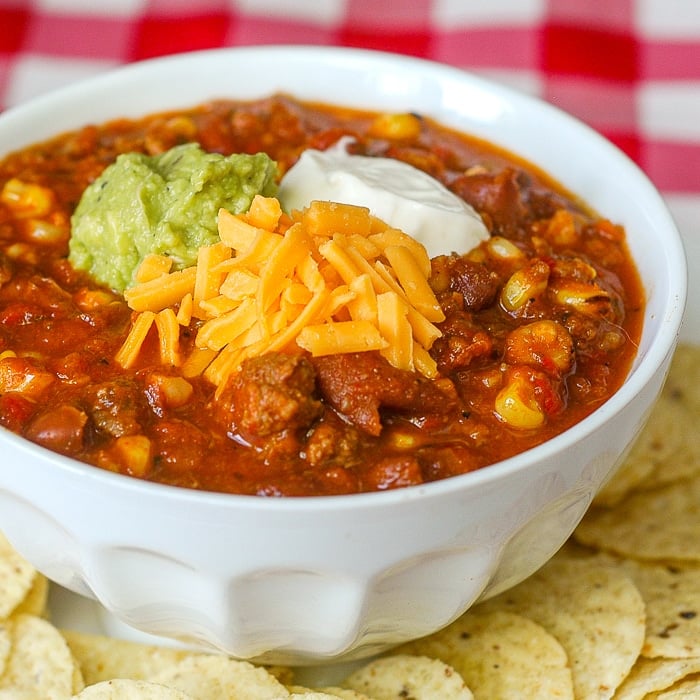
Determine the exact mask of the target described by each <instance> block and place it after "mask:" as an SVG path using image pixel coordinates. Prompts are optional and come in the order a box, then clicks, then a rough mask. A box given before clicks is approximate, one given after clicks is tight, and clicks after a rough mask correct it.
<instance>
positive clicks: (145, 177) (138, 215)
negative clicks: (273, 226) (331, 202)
mask: <svg viewBox="0 0 700 700" xmlns="http://www.w3.org/2000/svg"><path fill="white" fill-rule="evenodd" d="M276 174H277V166H276V163H275V162H274V161H273V160H271V159H270V157H269V156H268V155H267V154H265V153H257V154H255V155H248V154H241V153H237V154H233V155H230V156H223V155H220V154H218V153H207V152H205V151H203V150H202V148H201V147H200V146H199V144H196V143H188V144H183V145H181V146H175V147H174V148H171V149H170V150H169V151H166V152H164V153H161V154H159V155H156V156H147V155H144V154H143V153H126V154H122V155H120V156H118V157H117V160H116V161H115V162H114V163H113V164H112V165H110V166H108V167H107V168H106V169H105V170H104V172H103V173H102V175H101V176H100V177H99V178H98V179H97V180H95V182H93V183H92V184H91V185H90V186H89V187H88V188H87V189H86V190H85V192H84V193H83V196H82V198H81V200H80V202H79V204H78V206H77V208H76V210H75V212H74V214H73V216H72V219H71V239H70V244H69V246H70V247H69V257H68V259H69V261H70V262H71V264H72V265H73V266H74V267H75V268H77V269H79V270H85V271H86V272H88V273H89V274H90V275H91V276H92V277H93V278H94V279H95V280H97V281H98V282H100V283H102V284H104V285H107V286H108V287H111V288H112V289H114V290H115V291H119V292H122V291H124V289H126V288H127V287H129V286H130V285H131V284H132V283H133V279H134V273H135V271H136V269H137V268H138V266H139V264H140V263H141V261H142V260H143V259H144V258H145V257H146V256H147V255H149V254H151V253H156V254H160V255H169V256H171V257H172V258H173V259H174V268H175V269H182V268H184V267H188V266H190V265H193V264H194V263H195V262H196V259H197V251H198V249H199V248H200V247H201V246H203V245H210V244H212V243H216V242H217V241H218V240H219V236H218V233H217V213H218V211H219V209H220V208H222V207H223V208H225V209H228V210H229V211H230V212H232V213H234V214H240V213H242V212H245V211H247V210H248V208H249V207H250V204H251V202H252V201H253V198H254V197H255V195H256V194H262V195H264V196H274V195H275V194H276V192H277V184H276Z"/></svg>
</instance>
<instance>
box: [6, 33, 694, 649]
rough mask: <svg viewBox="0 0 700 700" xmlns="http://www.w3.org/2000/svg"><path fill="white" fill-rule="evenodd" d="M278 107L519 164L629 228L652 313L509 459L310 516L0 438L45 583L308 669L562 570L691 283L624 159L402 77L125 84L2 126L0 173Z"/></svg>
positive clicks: (471, 95) (357, 61)
mask: <svg viewBox="0 0 700 700" xmlns="http://www.w3.org/2000/svg"><path fill="white" fill-rule="evenodd" d="M280 90H281V91H285V92H288V93H291V94H294V95H296V96H298V97H301V98H305V99H316V100H324V101H329V102H335V103H342V104H346V105H354V106H358V107H369V108H377V109H387V110H392V111H398V110H416V111H419V112H422V113H424V114H427V115H430V116H432V117H434V118H436V119H438V120H439V121H441V122H443V123H445V124H448V125H451V126H455V127H458V128H461V129H463V130H465V131H469V132H472V133H475V134H478V135H480V136H482V137H484V138H487V139H489V140H491V141H493V142H496V143H499V144H500V145H502V146H505V147H506V148H509V149H511V150H513V151H515V152H517V153H519V154H521V155H523V156H524V157H526V158H528V159H530V160H531V161H533V162H535V163H537V164H538V165H540V166H541V167H543V168H544V169H545V170H547V171H548V172H550V173H551V174H553V175H554V176H555V177H557V178H558V179H559V180H560V181H561V182H562V183H564V184H565V185H566V186H567V187H568V188H569V189H571V190H572V191H574V192H576V193H578V194H580V195H582V196H583V198H584V199H585V200H587V201H588V202H589V203H590V204H592V205H593V206H594V207H595V208H596V209H598V210H599V211H601V212H603V213H604V214H605V215H606V216H608V217H610V218H611V219H613V220H615V221H617V222H620V223H622V224H624V225H625V226H626V227H627V230H628V236H629V242H630V247H631V249H632V252H633V254H634V255H635V257H636V258H637V261H638V265H639V268H640V272H641V274H642V277H643V280H644V283H645V287H646V290H647V294H648V305H647V306H648V308H647V318H646V323H645V330H644V333H643V338H642V342H641V346H640V348H639V354H638V359H637V361H636V363H635V367H634V369H633V372H632V373H631V375H630V377H629V379H628V381H627V382H626V384H625V386H624V387H623V388H622V389H621V390H620V391H619V392H618V393H617V394H616V395H615V396H614V397H613V398H612V399H611V400H610V401H608V402H607V403H606V404H605V405H604V406H603V407H602V408H601V409H599V410H598V411H597V412H596V413H595V414H593V415H592V416H590V417H589V418H588V419H586V420H585V421H583V422H582V423H581V424H580V425H578V426H577V427H575V428H574V429H572V430H571V431H569V432H567V433H565V434H563V435H561V436H559V437H558V438H556V439H554V440H551V441H550V442H548V443H546V444H544V445H542V446H540V447H538V448H536V449H533V450H531V451H529V452H527V453H526V454H524V455H521V456H520V457H518V458H515V459H511V460H508V461H506V462H503V463H500V464H498V465H494V466H492V467H489V468H487V469H483V470H480V471H477V472H474V473H471V474H467V475H464V476H461V477H455V478H452V479H448V480H445V481H441V482H436V483H432V484H428V485H425V486H421V487H415V488H408V489H403V490H398V491H393V492H387V493H375V494H363V495H356V496H347V497H345V496H343V497H333V498H315V499H314V498H310V499H309V498H304V499H274V500H272V499H261V498H255V497H234V496H225V495H219V494H210V493H199V492H193V491H188V490H181V489H176V488H170V487H165V486H159V485H154V484H148V483H144V482H141V481H138V480H134V479H130V478H127V477H121V476H118V475H115V474H111V473H107V472H104V471H101V470H98V469H94V468H92V467H89V466H86V465H83V464H80V463H77V462H75V461H72V460H69V459H66V458H64V457H62V456H60V455H56V454H52V453H49V452H47V451H45V450H43V449H42V448H40V447H38V446H36V445H33V444H31V443H29V442H27V441H24V440H22V439H21V438H18V437H17V436H15V435H12V434H9V433H7V432H6V431H0V451H1V453H2V463H1V464H0V529H2V530H4V531H5V533H6V534H7V536H8V537H9V538H10V540H11V541H12V542H13V543H14V545H15V546H16V547H17V548H18V549H19V551H20V552H22V553H23V554H24V555H25V556H26V557H27V558H28V559H29V560H30V561H31V562H33V563H34V564H35V565H36V566H37V567H38V568H39V569H40V570H41V571H42V572H44V573H45V574H46V575H48V576H49V577H50V578H51V579H53V580H54V581H56V582H58V583H59V584H61V585H62V586H65V587H67V588H68V589H70V590H72V591H75V592H78V593H81V594H84V595H86V596H90V597H93V598H95V599H96V600H98V601H99V602H100V603H101V604H102V605H104V606H105V607H106V608H107V609H108V610H110V611H111V612H112V613H114V614H115V615H116V617H117V618H119V619H120V620H122V621H124V622H125V623H127V624H129V625H132V626H133V627H135V628H137V629H139V630H143V631H145V632H149V633H152V634H158V635H165V636H170V637H174V638H178V639H181V640H184V641H186V642H189V643H197V644H202V645H203V646H205V647H209V648H216V649H220V650H224V651H226V652H228V653H230V654H233V655H235V656H240V657H246V658H256V659H258V660H263V661H270V662H272V661H274V662H280V663H318V662H320V661H326V660H328V661H330V660H337V659H352V658H359V657H362V656H367V655H370V654H372V653H374V652H376V651H378V650H380V649H382V648H384V647H386V646H387V645H391V644H396V643H399V642H402V641H404V640H407V639H410V638H413V637H417V636H419V635H423V634H427V633H429V632H431V631H433V630H435V629H436V628H438V627H440V626H442V625H444V624H446V623H448V622H450V621H451V620H452V619H454V618H455V617H456V616H457V615H459V614H460V613H461V612H463V611H464V610H465V609H466V608H467V607H468V606H470V605H471V604H472V603H473V602H475V601H476V600H478V599H480V598H482V597H484V596H488V595H492V594H495V593H496V592H498V591H501V590H503V589H505V588H507V587H508V586H511V585H513V584H515V583H517V582H518V581H520V580H521V579H522V578H524V577H525V576H527V575H529V574H530V573H532V572H533V571H534V570H536V569H537V568H538V567H539V566H540V565H541V564H543V563H544V562H545V561H546V560H547V559H548V558H549V557H550V556H551V555H552V554H553V553H554V552H555V551H556V550H557V548H558V547H559V546H560V545H561V544H562V543H563V542H564V541H565V539H566V538H567V537H568V536H569V534H570V533H571V531H572V530H573V529H574V527H575V526H576V524H577V523H578V521H579V520H580V518H581V517H582V516H583V514H584V512H585V510H586V508H587V507H588V505H589V503H590V501H591V499H592V497H593V495H594V493H595V492H596V490H597V489H598V488H599V487H600V485H601V484H602V483H603V482H604V480H605V479H606V478H607V477H608V476H609V474H610V472H611V470H612V469H613V468H614V466H615V465H616V464H617V463H618V462H619V460H620V458H621V456H622V455H623V454H624V452H625V450H626V449H627V447H628V445H629V443H630V441H631V440H632V439H633V437H634V436H635V435H636V434H637V432H638V431H639V429H640V427H641V425H642V424H643V421H644V420H645V418H646V416H647V415H648V411H649V408H650V406H651V404H652V402H653V400H654V398H655V397H656V396H657V394H658V392H659V391H660V388H661V386H662V382H663V379H664V377H665V372H666V370H667V367H668V363H669V360H670V356H671V352H672V349H673V347H674V344H675V341H676V338H677V333H678V329H679V324H680V319H681V313H682V308H683V305H684V300H685V294H686V277H685V267H684V260H683V251H682V246H681V242H680V239H679V236H678V233H677V231H676V229H675V227H674V225H673V222H672V220H671V218H670V217H669V214H668V212H667V210H666V208H665V206H664V204H663V202H662V200H661V198H660V197H659V195H658V194H657V192H656V191H655V190H654V189H653V187H652V186H651V184H650V183H649V182H648V180H647V179H646V178H645V177H644V176H643V175H642V174H641V172H640V171H639V170H638V169H637V168H636V167H635V166H634V165H633V164H632V163H631V162H630V161H629V160H628V159H627V158H625V157H624V156H623V155H622V154H621V153H620V152H619V151H617V150H616V149H615V148H613V147H612V146H611V145H610V144H608V143H607V142H606V141H604V140H603V139H602V138H600V137H599V136H598V135H596V134H595V133H593V132H591V131H590V130H589V129H587V128H585V127H584V126H582V125H581V124H580V123H578V122H577V121H575V120H573V119H571V118H570V117H567V116H565V115H563V114H561V113H560V112H558V111H557V110H555V109H553V108H551V107H549V106H547V105H545V104H543V103H541V102H538V101H536V100H533V99H532V98H529V97H526V96H524V95H521V94H519V93H515V92H512V91H510V90H509V89H506V88H504V87H498V86H495V85H493V84H490V83H488V82H485V81H483V80H481V79H477V78H475V77H473V76H471V75H468V74H465V73H464V72H462V71H458V70H456V69H452V68H448V67H444V66H439V65H435V64H430V63H426V62H423V61H419V60H415V59H411V58H407V57H398V56H390V55H386V54H376V53H370V52H366V51H355V50H348V49H333V48H326V49H320V48H311V49H309V48H304V47H296V48H284V47H276V48H251V49H232V50H223V51H215V52H204V53H200V54H194V55H180V56H175V57H170V58H166V59H159V60H156V61H152V62H148V63H145V64H137V65H132V66H128V67H126V68H123V69H120V70H118V71H116V72H114V73H112V74H109V75H107V76H104V77H100V78H98V79H96V80H93V81H89V82H87V83H83V84H81V85H77V86H71V87H69V88H65V89H63V90H61V91H58V92H56V93H54V94H51V95H48V96H45V97H43V98H40V99H38V100H36V101H34V102H32V103H29V104H27V105H24V106H21V107H18V108H16V109H15V110H12V111H9V112H6V113H5V114H4V115H1V116H0V153H4V152H6V151H8V150H12V149H15V148H18V147H19V146H21V145H24V144H28V143H30V142H34V141H37V140H41V139H43V138H45V137H48V136H50V135H53V134H55V133H56V132H59V131H62V130H65V129H70V128H74V127H77V126H80V125H82V124H83V123H85V122H88V121H93V122H95V121H103V120H106V119H109V118H111V117H115V116H120V115H121V116H123V115H141V114H144V113H149V112H154V111H160V110H164V109H170V108H174V107H178V106H191V105H193V104H196V103H198V102H202V101H205V100H207V99H210V98H215V97H222V96H224V97H226V96H232V97H240V98H255V97H260V96H266V95H268V94H270V93H273V92H275V91H280Z"/></svg>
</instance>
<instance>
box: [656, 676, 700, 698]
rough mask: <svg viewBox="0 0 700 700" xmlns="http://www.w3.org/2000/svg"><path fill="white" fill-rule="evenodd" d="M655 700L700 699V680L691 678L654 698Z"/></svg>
mask: <svg viewBox="0 0 700 700" xmlns="http://www.w3.org/2000/svg"><path fill="white" fill-rule="evenodd" d="M654 697H655V700H681V699H682V698H700V678H689V679H688V680H685V681H681V682H680V683H676V685H674V686H673V687H672V688H669V689H668V690H664V691H662V692H660V693H658V694H657V695H655V696H654Z"/></svg>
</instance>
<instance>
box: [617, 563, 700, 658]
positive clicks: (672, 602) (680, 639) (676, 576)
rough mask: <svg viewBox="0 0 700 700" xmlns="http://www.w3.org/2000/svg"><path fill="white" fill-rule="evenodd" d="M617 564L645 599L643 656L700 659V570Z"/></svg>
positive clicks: (656, 565) (657, 565) (643, 564)
mask: <svg viewBox="0 0 700 700" xmlns="http://www.w3.org/2000/svg"><path fill="white" fill-rule="evenodd" d="M618 565H619V566H620V567H621V568H622V569H623V570H624V571H625V572H626V573H627V574H628V575H629V576H630V577H631V578H632V580H633V581H634V582H635V585H636V586H637V588H638V589H639V591H640V593H641V594H642V598H643V599H644V603H645V607H646V615H647V621H646V639H645V641H644V646H643V648H642V655H643V656H648V657H656V656H663V657H666V658H670V659H680V658H688V657H700V568H687V567H686V568H683V567H678V566H673V565H662V564H646V563H640V562H635V561H632V560H629V559H627V560H624V561H620V562H619V564H618Z"/></svg>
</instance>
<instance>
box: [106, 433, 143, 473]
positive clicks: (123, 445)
mask: <svg viewBox="0 0 700 700" xmlns="http://www.w3.org/2000/svg"><path fill="white" fill-rule="evenodd" d="M114 449H115V451H116V455H117V458H118V460H119V462H120V463H122V464H124V466H126V467H127V469H128V471H129V474H132V475H133V476H145V475H146V474H147V473H148V470H149V468H150V465H151V441H150V440H149V439H148V438H147V437H146V436H145V435H123V436H122V437H120V438H117V440H116V441H115V444H114Z"/></svg>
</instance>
